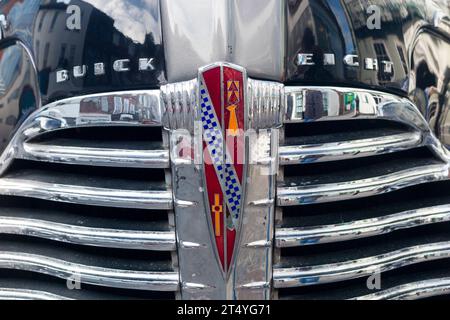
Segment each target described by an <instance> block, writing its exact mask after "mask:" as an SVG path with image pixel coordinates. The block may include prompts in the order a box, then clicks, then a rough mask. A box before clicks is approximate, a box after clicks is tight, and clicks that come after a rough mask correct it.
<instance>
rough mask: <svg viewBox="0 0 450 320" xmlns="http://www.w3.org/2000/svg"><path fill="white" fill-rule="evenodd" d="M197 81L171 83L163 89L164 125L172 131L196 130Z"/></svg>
mask: <svg viewBox="0 0 450 320" xmlns="http://www.w3.org/2000/svg"><path fill="white" fill-rule="evenodd" d="M197 90H198V85H197V80H190V81H185V82H179V83H171V84H167V85H165V86H162V87H161V102H162V105H163V106H164V108H163V109H164V113H163V125H164V127H165V128H167V129H170V130H176V129H185V130H188V131H189V132H190V133H192V132H193V130H194V120H195V119H196V105H197Z"/></svg>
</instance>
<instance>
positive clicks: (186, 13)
mask: <svg viewBox="0 0 450 320" xmlns="http://www.w3.org/2000/svg"><path fill="white" fill-rule="evenodd" d="M284 11H285V4H284V1H278V0H275V1H274V0H259V1H257V2H248V1H242V0H233V1H227V0H215V1H209V0H194V1H170V0H162V1H161V20H162V28H163V34H164V44H165V47H164V53H165V64H166V69H167V77H168V81H169V82H171V83H173V82H179V81H186V80H190V79H193V78H195V77H196V76H197V71H198V68H200V67H202V66H204V65H208V64H210V63H212V62H214V61H227V62H231V63H235V64H238V65H242V66H245V67H246V68H247V72H248V74H249V76H251V77H256V78H264V79H271V80H276V81H282V80H283V77H284V64H285V62H284V60H285V53H284V51H285V50H284V48H285V46H284V43H285V31H284V28H283V26H284V15H285V13H284ZM261 36H263V37H264V41H261Z"/></svg>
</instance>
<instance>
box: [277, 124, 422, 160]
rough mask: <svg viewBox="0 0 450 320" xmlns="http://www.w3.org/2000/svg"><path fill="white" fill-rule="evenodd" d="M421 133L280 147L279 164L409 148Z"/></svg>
mask: <svg viewBox="0 0 450 320" xmlns="http://www.w3.org/2000/svg"><path fill="white" fill-rule="evenodd" d="M421 141H422V134H421V133H420V132H408V133H401V134H395V135H390V136H385V137H376V138H370V139H362V140H354V141H341V142H333V143H325V144H321V145H317V144H316V145H302V146H283V147H280V164H281V165H294V164H302V163H312V162H328V161H338V160H346V159H354V158H362V157H370V156H375V155H379V154H385V153H391V152H397V151H402V150H407V149H411V148H414V147H417V146H419V145H420V143H421Z"/></svg>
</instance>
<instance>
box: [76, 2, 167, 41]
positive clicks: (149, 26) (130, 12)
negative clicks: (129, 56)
mask: <svg viewBox="0 0 450 320" xmlns="http://www.w3.org/2000/svg"><path fill="white" fill-rule="evenodd" d="M85 2H87V3H90V4H91V5H93V6H94V7H95V8H96V9H97V10H100V11H103V12H104V13H106V14H107V15H108V16H110V17H111V18H112V19H114V27H116V28H117V30H119V31H120V32H122V33H123V34H124V35H125V36H127V37H129V38H131V39H132V40H133V41H135V42H138V43H144V42H145V35H146V34H148V33H151V32H152V33H153V35H154V36H155V37H157V36H158V34H159V32H155V30H159V28H160V26H159V8H158V5H157V3H158V2H157V1H151V0H127V1H124V0H108V1H105V0H85ZM155 42H156V43H158V42H159V39H158V38H156V39H155Z"/></svg>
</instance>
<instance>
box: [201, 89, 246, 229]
mask: <svg viewBox="0 0 450 320" xmlns="http://www.w3.org/2000/svg"><path fill="white" fill-rule="evenodd" d="M200 105H201V113H202V116H201V118H202V125H203V138H204V140H205V142H206V144H207V146H208V151H209V154H210V156H211V160H212V162H213V164H214V167H215V169H216V174H217V176H218V177H219V181H220V182H221V185H222V186H223V188H224V194H225V199H226V201H227V207H228V209H229V210H230V212H231V217H232V219H233V224H234V226H235V227H237V220H238V219H239V213H240V209H241V198H242V188H241V185H240V183H239V179H238V176H237V174H236V170H235V168H234V166H233V165H231V164H225V163H224V157H223V148H224V140H223V136H222V128H221V126H220V123H219V119H218V118H217V115H216V112H215V109H214V107H213V105H212V102H211V98H210V97H209V95H208V92H207V90H206V87H205V84H204V83H203V81H201V83H200ZM227 158H229V155H228V152H227Z"/></svg>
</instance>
